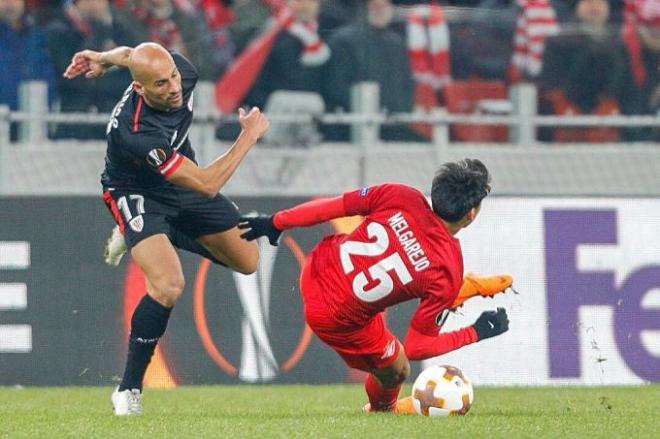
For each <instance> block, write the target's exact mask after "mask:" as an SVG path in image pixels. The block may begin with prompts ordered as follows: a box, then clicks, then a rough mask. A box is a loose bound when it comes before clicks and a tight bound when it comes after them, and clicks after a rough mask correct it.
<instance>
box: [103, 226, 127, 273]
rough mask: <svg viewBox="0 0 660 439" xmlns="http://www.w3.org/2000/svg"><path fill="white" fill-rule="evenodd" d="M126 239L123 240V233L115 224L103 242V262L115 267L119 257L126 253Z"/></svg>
mask: <svg viewBox="0 0 660 439" xmlns="http://www.w3.org/2000/svg"><path fill="white" fill-rule="evenodd" d="M126 250H127V247H126V241H125V240H124V235H123V234H122V233H121V231H120V230H119V226H115V228H114V229H112V235H110V238H108V240H107V241H106V243H105V249H104V250H103V259H105V263H106V264H108V265H111V266H113V267H116V266H117V265H119V263H120V262H121V258H122V257H123V256H124V254H126Z"/></svg>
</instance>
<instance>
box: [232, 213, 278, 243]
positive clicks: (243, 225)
mask: <svg viewBox="0 0 660 439" xmlns="http://www.w3.org/2000/svg"><path fill="white" fill-rule="evenodd" d="M238 228H239V229H248V230H247V231H246V232H245V233H243V234H242V235H241V238H243V239H247V240H248V241H254V240H255V239H257V238H260V237H262V236H267V237H268V241H269V242H270V245H277V240H278V239H279V238H280V235H281V234H282V231H281V230H279V229H278V228H277V227H275V224H273V215H266V214H263V213H260V214H258V215H256V216H253V215H246V216H242V217H241V221H240V222H239V223H238Z"/></svg>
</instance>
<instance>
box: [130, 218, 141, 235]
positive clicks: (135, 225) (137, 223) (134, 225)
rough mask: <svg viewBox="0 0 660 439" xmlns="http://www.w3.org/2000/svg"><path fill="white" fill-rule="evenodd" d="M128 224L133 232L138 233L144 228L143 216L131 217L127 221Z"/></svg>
mask: <svg viewBox="0 0 660 439" xmlns="http://www.w3.org/2000/svg"><path fill="white" fill-rule="evenodd" d="M128 225H129V226H131V229H132V230H133V231H134V232H135V233H140V232H141V231H142V229H143V228H144V218H142V215H138V216H136V217H135V218H133V219H131V220H130V221H129V222H128Z"/></svg>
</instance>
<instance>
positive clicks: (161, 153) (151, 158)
mask: <svg viewBox="0 0 660 439" xmlns="http://www.w3.org/2000/svg"><path fill="white" fill-rule="evenodd" d="M165 160H167V154H165V150H164V149H163V148H154V149H152V150H151V151H149V154H147V162H148V163H149V164H150V165H151V166H153V167H154V168H157V167H159V166H160V165H162V164H163V163H165Z"/></svg>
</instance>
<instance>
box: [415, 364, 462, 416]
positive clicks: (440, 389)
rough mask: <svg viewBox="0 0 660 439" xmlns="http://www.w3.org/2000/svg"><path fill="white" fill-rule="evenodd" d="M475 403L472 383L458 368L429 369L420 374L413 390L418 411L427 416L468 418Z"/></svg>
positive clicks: (439, 366)
mask: <svg viewBox="0 0 660 439" xmlns="http://www.w3.org/2000/svg"><path fill="white" fill-rule="evenodd" d="M473 400H474V389H473V388H472V383H471V381H470V380H469V379H468V377H467V376H466V375H465V374H464V373H463V372H462V371H461V370H460V369H459V368H457V367H454V366H447V365H436V366H431V367H428V368H426V369H424V370H423V371H422V373H420V374H419V376H418V377H417V379H416V380H415V383H414V384H413V387H412V402H413V406H414V407H415V411H416V412H417V413H419V414H421V415H424V416H449V415H464V414H466V413H467V412H468V410H470V406H471V405H472V401H473Z"/></svg>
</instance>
